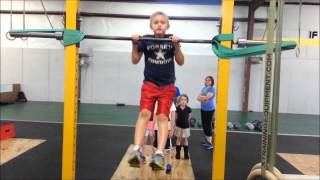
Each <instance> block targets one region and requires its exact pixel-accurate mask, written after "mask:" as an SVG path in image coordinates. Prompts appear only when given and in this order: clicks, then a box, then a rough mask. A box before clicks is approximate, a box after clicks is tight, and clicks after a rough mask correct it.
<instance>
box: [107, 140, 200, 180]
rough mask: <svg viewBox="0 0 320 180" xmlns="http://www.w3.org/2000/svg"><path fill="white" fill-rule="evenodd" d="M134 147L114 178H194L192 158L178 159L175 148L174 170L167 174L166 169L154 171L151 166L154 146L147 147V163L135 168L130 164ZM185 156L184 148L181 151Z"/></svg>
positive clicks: (192, 179)
mask: <svg viewBox="0 0 320 180" xmlns="http://www.w3.org/2000/svg"><path fill="white" fill-rule="evenodd" d="M132 148H133V145H130V146H129V147H128V150H127V152H126V154H125V155H124V157H123V158H122V160H121V162H120V164H119V166H118V168H117V170H116V172H115V173H114V174H113V176H112V178H111V179H112V180H120V179H121V180H128V179H130V180H134V179H136V180H146V179H158V180H163V179H176V180H194V179H195V177H194V174H193V169H192V165H191V160H184V159H181V160H176V159H175V158H174V157H175V149H173V150H172V165H173V166H172V172H171V174H166V173H165V171H152V170H151V167H150V166H149V162H150V160H151V156H152V147H151V146H147V147H146V152H145V154H146V156H147V164H144V165H143V166H142V167H141V168H133V167H130V166H129V164H128V158H129V154H130V152H131V150H132ZM181 155H182V157H183V150H182V152H181Z"/></svg>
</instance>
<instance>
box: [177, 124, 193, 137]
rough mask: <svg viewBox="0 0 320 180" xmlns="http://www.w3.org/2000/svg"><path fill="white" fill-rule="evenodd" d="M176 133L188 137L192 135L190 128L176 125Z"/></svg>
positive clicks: (178, 135)
mask: <svg viewBox="0 0 320 180" xmlns="http://www.w3.org/2000/svg"><path fill="white" fill-rule="evenodd" d="M174 135H175V136H176V137H180V138H188V137H189V136H190V128H180V127H177V126H176V129H175V130H174Z"/></svg>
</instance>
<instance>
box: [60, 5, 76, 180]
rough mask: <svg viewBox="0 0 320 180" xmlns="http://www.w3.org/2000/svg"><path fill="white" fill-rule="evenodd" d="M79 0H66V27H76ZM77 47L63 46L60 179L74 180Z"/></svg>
mask: <svg viewBox="0 0 320 180" xmlns="http://www.w3.org/2000/svg"><path fill="white" fill-rule="evenodd" d="M78 10H79V0H66V29H74V30H75V29H77V14H78ZM78 64H79V56H78V48H77V46H76V45H70V46H67V47H66V48H65V82H64V89H65V93H64V120H63V151H62V152H63V153H62V179H63V180H74V179H75V168H76V146H77V116H78V69H79V66H78Z"/></svg>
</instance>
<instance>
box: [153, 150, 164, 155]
mask: <svg viewBox="0 0 320 180" xmlns="http://www.w3.org/2000/svg"><path fill="white" fill-rule="evenodd" d="M155 154H161V155H163V152H162V151H160V150H157V151H156V152H155Z"/></svg>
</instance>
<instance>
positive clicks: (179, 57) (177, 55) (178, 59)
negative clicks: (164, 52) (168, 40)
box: [174, 43, 184, 66]
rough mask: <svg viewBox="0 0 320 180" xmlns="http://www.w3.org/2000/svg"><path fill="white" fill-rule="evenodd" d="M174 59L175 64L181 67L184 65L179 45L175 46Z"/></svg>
mask: <svg viewBox="0 0 320 180" xmlns="http://www.w3.org/2000/svg"><path fill="white" fill-rule="evenodd" d="M174 57H175V59H176V62H177V63H178V64H179V65H180V66H182V65H183V64H184V56H183V54H182V51H181V48H180V44H178V43H177V44H175V52H174Z"/></svg>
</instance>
